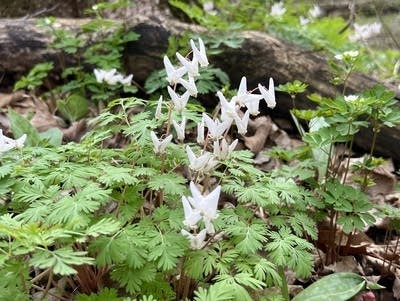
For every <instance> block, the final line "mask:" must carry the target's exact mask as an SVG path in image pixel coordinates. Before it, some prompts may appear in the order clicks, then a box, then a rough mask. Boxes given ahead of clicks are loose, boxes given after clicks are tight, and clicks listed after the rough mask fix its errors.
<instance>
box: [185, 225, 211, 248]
mask: <svg viewBox="0 0 400 301" xmlns="http://www.w3.org/2000/svg"><path fill="white" fill-rule="evenodd" d="M181 234H182V235H183V236H186V237H187V238H188V239H189V241H190V247H191V248H192V249H193V250H200V249H201V248H203V247H204V246H205V244H206V242H205V241H204V240H205V239H206V234H207V229H203V230H201V231H200V232H199V233H198V234H192V233H189V232H188V231H186V230H185V229H182V230H181Z"/></svg>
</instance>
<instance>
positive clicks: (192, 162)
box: [186, 145, 218, 172]
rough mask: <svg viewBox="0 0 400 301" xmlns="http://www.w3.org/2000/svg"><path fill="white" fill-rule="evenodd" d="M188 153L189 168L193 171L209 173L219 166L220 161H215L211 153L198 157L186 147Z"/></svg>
mask: <svg viewBox="0 0 400 301" xmlns="http://www.w3.org/2000/svg"><path fill="white" fill-rule="evenodd" d="M186 153H187V156H188V159H189V168H190V169H191V170H193V171H197V172H208V171H210V170H211V169H213V168H214V167H215V166H216V165H217V164H218V161H216V160H214V158H213V154H211V153H209V152H204V153H203V154H202V155H200V156H199V157H196V155H195V154H194V152H193V151H192V149H191V148H190V146H189V145H187V146H186Z"/></svg>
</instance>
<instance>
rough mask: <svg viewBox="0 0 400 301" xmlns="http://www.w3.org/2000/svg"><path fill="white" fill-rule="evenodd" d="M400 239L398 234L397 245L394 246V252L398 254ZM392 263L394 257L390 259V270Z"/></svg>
mask: <svg viewBox="0 0 400 301" xmlns="http://www.w3.org/2000/svg"><path fill="white" fill-rule="evenodd" d="M399 241H400V237H399V236H398V237H397V240H396V245H395V247H394V251H393V254H396V251H397V248H398V246H399ZM392 263H393V257H392V258H391V259H390V261H389V265H388V272H390V268H391V267H392Z"/></svg>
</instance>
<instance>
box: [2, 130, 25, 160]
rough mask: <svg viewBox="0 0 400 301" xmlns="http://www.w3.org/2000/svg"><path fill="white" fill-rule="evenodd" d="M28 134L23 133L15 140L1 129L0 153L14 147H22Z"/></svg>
mask: <svg viewBox="0 0 400 301" xmlns="http://www.w3.org/2000/svg"><path fill="white" fill-rule="evenodd" d="M26 137H27V136H26V134H23V135H22V136H21V137H19V138H18V139H16V140H14V139H11V138H9V137H7V136H4V135H3V130H1V129H0V154H1V153H5V152H7V151H9V150H11V149H13V148H22V147H24V143H25V140H26Z"/></svg>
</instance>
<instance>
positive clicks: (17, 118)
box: [8, 109, 41, 146]
mask: <svg viewBox="0 0 400 301" xmlns="http://www.w3.org/2000/svg"><path fill="white" fill-rule="evenodd" d="M8 118H9V119H10V126H11V131H12V132H13V134H14V138H15V139H17V138H19V137H21V136H22V135H23V134H26V136H27V137H26V141H25V145H27V146H37V145H38V144H39V141H40V140H41V139H40V136H39V132H38V131H37V130H36V129H35V128H34V127H33V125H31V123H30V122H29V121H28V120H27V119H26V118H25V117H23V116H21V115H20V114H18V113H17V112H16V111H14V110H11V109H9V110H8Z"/></svg>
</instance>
